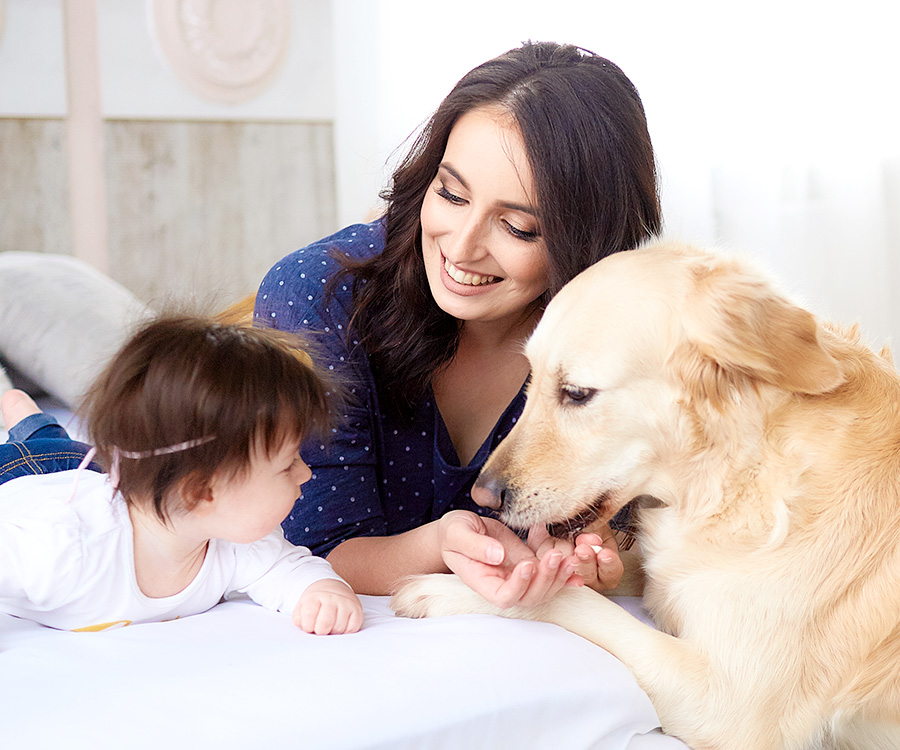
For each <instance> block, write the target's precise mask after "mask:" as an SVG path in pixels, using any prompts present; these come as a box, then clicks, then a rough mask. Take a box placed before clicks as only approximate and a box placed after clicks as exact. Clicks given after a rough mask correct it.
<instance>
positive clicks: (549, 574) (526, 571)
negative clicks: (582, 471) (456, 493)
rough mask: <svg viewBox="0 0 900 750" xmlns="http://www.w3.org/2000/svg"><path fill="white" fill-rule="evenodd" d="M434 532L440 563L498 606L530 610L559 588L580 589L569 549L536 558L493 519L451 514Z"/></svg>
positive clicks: (575, 564)
mask: <svg viewBox="0 0 900 750" xmlns="http://www.w3.org/2000/svg"><path fill="white" fill-rule="evenodd" d="M438 532H439V539H440V550H441V557H442V559H443V561H444V564H445V565H446V566H447V567H448V568H449V569H450V570H452V571H453V572H454V573H456V574H457V575H458V576H459V577H460V578H461V579H462V580H463V581H464V582H465V583H466V584H467V585H468V586H469V587H470V588H472V589H473V590H475V591H476V592H478V593H479V594H481V596H483V597H484V598H485V599H486V600H487V601H489V602H491V603H492V604H495V605H497V606H498V607H501V608H504V609H505V608H507V607H512V606H515V605H521V606H526V607H529V606H533V605H535V604H539V603H540V602H543V601H546V600H548V599H550V598H552V597H553V596H554V595H555V594H556V593H557V592H558V591H559V590H560V589H561V588H562V587H563V586H566V585H570V586H581V585H582V581H581V578H580V577H579V576H578V575H575V571H576V569H577V568H578V566H579V561H578V559H577V558H576V556H575V555H574V554H573V550H572V549H570V550H569V551H568V552H566V551H564V550H559V549H545V550H544V554H542V555H536V554H535V552H534V551H533V550H532V549H530V548H529V547H528V545H526V544H525V543H524V542H522V540H521V539H519V537H517V536H516V535H515V533H514V532H513V531H512V530H511V529H509V528H508V527H507V526H504V525H503V524H502V523H500V522H499V521H497V520H495V519H493V518H483V517H482V516H479V515H476V514H475V513H471V512H469V511H463V510H454V511H450V513H447V514H446V515H445V516H443V517H442V518H441V520H440V521H439V522H438ZM571 546H572V545H570V547H571Z"/></svg>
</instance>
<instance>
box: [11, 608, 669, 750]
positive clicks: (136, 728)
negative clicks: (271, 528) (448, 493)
mask: <svg viewBox="0 0 900 750" xmlns="http://www.w3.org/2000/svg"><path fill="white" fill-rule="evenodd" d="M363 601H364V604H365V609H366V622H365V626H364V628H363V630H362V631H361V632H360V633H357V634H354V635H349V636H311V635H307V634H305V633H303V632H302V631H300V630H298V629H297V628H295V627H294V626H293V625H292V624H291V622H290V619H289V618H288V617H286V616H283V615H279V614H277V613H273V612H269V611H267V610H264V609H262V608H260V607H257V606H256V605H254V604H252V603H250V602H242V601H238V602H228V603H225V604H221V605H219V606H218V607H215V608H214V609H212V610H210V611H209V612H207V613H205V614H202V615H197V616H194V617H188V618H184V619H182V620H177V621H174V622H167V623H157V624H149V625H136V626H131V627H127V628H122V629H120V630H113V631H106V632H103V633H69V632H62V631H56V630H51V629H48V628H44V627H41V626H39V625H35V624H34V623H30V622H26V621H22V620H18V619H16V618H13V617H10V616H8V615H0V748H10V749H12V748H16V749H17V750H20V749H22V748H76V749H77V748H85V749H87V748H90V749H91V750H96V749H97V748H129V749H136V750H141V749H143V748H182V747H184V748H188V747H190V748H217V749H219V750H229V749H230V748H235V749H237V748H240V749H241V750H246V749H248V748H251V749H252V748H274V747H279V748H282V747H283V748H298V749H299V748H304V749H310V750H331V749H332V748H334V749H337V748H409V749H410V750H412V749H413V748H415V749H416V750H420V749H422V748H428V749H430V750H442V749H445V748H446V749H447V750H451V749H452V750H469V749H471V748H490V749H502V748H517V749H518V748H522V749H526V748H534V749H535V750H537V749H542V748H546V750H579V749H580V748H596V749H597V750H684V748H685V747H686V746H685V745H684V744H682V743H681V742H679V741H678V740H676V739H674V738H671V737H667V736H664V735H663V734H661V733H660V732H659V731H658V729H656V727H658V725H659V721H658V719H657V717H656V714H655V712H654V711H653V708H652V706H651V705H650V702H649V700H648V699H647V696H646V695H645V694H644V693H643V692H642V691H641V690H640V689H639V688H638V687H637V685H636V684H635V682H634V680H633V679H632V678H631V676H630V674H629V673H628V671H627V670H626V669H625V668H624V667H623V666H622V664H621V663H620V662H618V661H617V660H615V659H613V658H612V657H611V656H609V655H608V654H607V653H606V652H604V651H602V650H601V649H599V648H597V647H596V646H593V645H592V644H590V643H588V642H586V641H584V640H582V639H580V638H578V637H577V636H574V635H571V634H570V633H567V632H565V631H563V630H561V629H560V628H557V627H555V626H552V625H546V624H543V623H533V622H518V621H511V620H504V619H502V618H496V617H488V616H482V615H468V616H458V617H448V618H435V619H432V620H407V619H403V618H398V617H394V616H393V614H392V613H391V611H390V610H389V608H388V605H387V599H386V598H382V597H363ZM624 604H625V606H627V607H628V608H629V609H632V611H636V609H637V607H638V602H636V601H634V600H631V601H625V602H624Z"/></svg>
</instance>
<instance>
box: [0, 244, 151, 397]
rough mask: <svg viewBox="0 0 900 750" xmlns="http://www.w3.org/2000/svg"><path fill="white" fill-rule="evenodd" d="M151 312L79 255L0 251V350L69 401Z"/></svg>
mask: <svg viewBox="0 0 900 750" xmlns="http://www.w3.org/2000/svg"><path fill="white" fill-rule="evenodd" d="M150 315H151V310H150V308H148V307H147V306H146V305H145V304H144V303H142V302H141V301H140V300H139V299H138V298H137V297H135V296H134V295H133V294H132V293H131V292H130V291H128V290H127V289H126V288H125V287H123V286H122V285H121V284H118V283H116V282H115V281H113V280H112V279H110V278H108V277H107V276H105V275H103V274H102V273H100V272H99V271H97V270H95V269H94V268H92V267H91V266H89V265H88V264H87V263H84V262H83V261H80V260H78V259H76V258H73V257H71V256H67V255H54V254H50V253H18V252H6V253H0V356H2V358H3V359H4V360H5V361H6V362H7V363H8V364H9V365H11V366H12V367H13V368H15V369H16V370H18V371H20V372H21V373H22V374H23V375H24V376H25V377H27V378H28V379H29V380H31V381H33V382H34V383H36V384H37V385H39V386H40V387H41V388H43V389H44V390H45V391H46V392H47V393H49V394H50V395H51V396H55V397H56V398H57V399H59V400H60V401H62V402H64V403H65V404H67V405H68V406H71V407H74V406H76V405H77V404H78V402H79V401H80V399H81V397H82V396H83V395H84V393H85V392H86V391H87V389H88V387H89V386H90V384H91V383H92V382H93V380H94V378H95V377H96V376H97V374H98V373H99V372H100V370H101V369H102V368H103V366H104V365H105V364H106V362H107V361H108V360H109V358H110V357H111V356H112V355H113V354H115V352H116V350H117V349H118V348H119V346H121V345H122V343H124V340H125V338H126V337H127V336H128V335H129V334H130V333H131V332H132V330H133V329H134V328H135V327H136V326H137V325H138V324H140V323H141V322H142V321H144V320H146V319H147V318H148V317H149V316H150ZM2 385H3V384H2V383H0V387H2Z"/></svg>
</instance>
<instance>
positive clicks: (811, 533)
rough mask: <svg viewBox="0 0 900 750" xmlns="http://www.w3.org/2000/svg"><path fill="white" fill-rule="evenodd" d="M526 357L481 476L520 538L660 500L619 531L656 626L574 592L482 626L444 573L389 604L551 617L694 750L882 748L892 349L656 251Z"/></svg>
mask: <svg viewBox="0 0 900 750" xmlns="http://www.w3.org/2000/svg"><path fill="white" fill-rule="evenodd" d="M527 353H528V356H529V359H530V360H531V364H532V383H531V386H530V388H529V393H528V401H527V404H526V407H525V411H524V413H523V415H522V418H521V419H520V420H519V422H518V424H517V425H516V427H515V429H514V430H513V431H512V432H511V433H510V435H509V436H508V437H507V439H506V440H504V442H503V443H502V444H501V445H500V447H499V448H498V449H497V451H495V453H494V454H493V455H492V457H491V458H490V460H489V461H488V463H487V465H486V466H485V468H484V471H483V472H482V475H481V477H480V478H479V480H478V483H479V485H480V486H482V487H485V488H488V489H490V490H492V491H493V492H495V493H500V492H501V491H502V493H503V497H504V504H503V511H502V513H503V515H502V517H503V518H504V520H506V521H507V522H508V523H510V524H511V525H514V526H523V527H524V526H529V525H531V524H534V523H556V522H559V521H562V520H565V519H567V518H571V517H573V516H575V515H577V514H578V513H579V512H581V511H584V510H585V509H586V508H588V507H590V506H591V504H592V503H594V502H595V501H596V500H597V499H598V498H599V497H603V498H605V501H604V504H603V507H602V514H603V516H604V517H610V516H612V515H613V514H614V513H615V512H616V510H618V509H619V508H620V507H621V506H623V505H624V504H625V503H627V502H628V501H630V500H631V499H632V498H635V497H638V496H641V495H649V496H652V497H654V498H656V499H657V500H658V501H660V503H661V505H660V506H659V507H654V508H646V509H644V510H642V511H641V512H640V519H639V522H640V542H641V547H642V550H643V552H644V555H645V572H646V589H645V599H644V600H645V605H646V606H647V608H648V610H649V611H650V613H651V614H652V615H653V617H654V619H655V621H656V622H657V623H658V625H659V627H660V631H657V630H654V629H653V628H650V627H647V626H646V625H644V624H642V623H640V622H639V621H638V620H636V619H635V618H633V617H632V616H631V615H629V614H628V613H627V612H625V610H623V609H622V608H620V607H618V606H617V605H616V604H614V603H613V602H611V601H609V600H608V599H606V598H604V597H602V596H600V595H598V594H595V593H594V592H593V591H590V590H588V589H566V590H564V591H563V593H562V594H560V595H559V596H558V597H557V598H555V599H554V600H553V601H551V602H550V603H548V604H546V605H545V606H543V607H541V608H539V609H533V610H521V609H511V610H507V611H502V612H501V611H499V610H497V609H495V608H493V607H491V606H490V605H488V604H487V602H485V601H484V600H482V599H480V597H478V596H477V595H476V594H474V593H473V592H472V591H471V590H470V589H468V588H467V587H466V586H465V585H463V584H462V583H461V582H460V581H459V580H458V579H457V578H455V577H453V576H425V577H418V578H414V579H411V580H409V581H408V582H407V583H406V584H405V585H404V586H403V587H402V588H401V589H400V590H399V591H398V593H397V594H395V596H394V598H393V606H394V607H395V609H396V611H397V612H398V613H400V614H405V615H409V616H417V617H420V616H435V615H444V614H453V613H461V612H493V613H495V614H502V615H504V616H507V617H524V618H533V619H540V620H545V621H547V622H552V623H556V624H558V625H561V626H563V627H565V628H567V629H568V630H571V631H572V632H574V633H577V634H579V635H581V636H583V637H585V638H587V639H589V640H591V641H593V642H594V643H596V644H597V645H599V646H601V647H603V648H605V649H607V650H609V651H610V652H612V653H613V654H614V655H615V656H617V657H618V658H620V659H621V660H622V661H623V662H624V663H625V664H626V665H627V666H628V667H629V668H630V669H631V671H632V672H633V674H634V676H635V678H636V679H637V681H638V683H639V684H640V685H641V686H642V687H643V688H644V690H646V692H647V693H648V694H649V696H650V698H651V700H652V701H653V703H654V705H655V707H656V709H657V712H658V714H659V717H660V720H661V722H662V725H663V728H664V730H665V731H666V732H668V733H670V734H673V735H676V736H678V737H680V738H681V739H683V740H684V741H685V742H686V743H687V744H689V745H690V746H691V747H692V748H693V749H694V750H799V749H800V748H807V747H810V748H812V747H816V748H818V747H829V748H830V747H835V748H842V749H845V750H846V749H850V748H853V749H854V750H897V748H900V499H898V498H900V377H898V374H897V372H896V370H895V369H894V366H893V364H892V363H891V361H890V355H889V353H888V352H882V354H881V355H877V354H875V353H874V352H872V351H871V350H869V349H868V348H867V347H865V346H864V345H863V344H862V343H860V341H859V337H858V335H857V333H856V332H855V331H853V330H847V331H845V330H841V329H840V328H837V327H835V326H830V325H823V324H822V323H820V322H819V321H818V320H817V319H816V318H815V317H814V316H813V315H812V314H810V313H809V312H807V311H805V310H803V309H802V308H800V307H798V306H797V305H795V304H794V303H792V302H791V301H789V300H788V299H787V298H785V297H784V296H783V295H781V294H780V293H779V292H777V291H776V290H775V289H774V288H773V286H772V285H771V284H770V283H769V282H768V281H767V280H766V279H765V278H763V277H762V276H761V275H760V274H759V273H758V272H757V271H755V270H754V269H752V268H751V267H749V266H748V265H746V264H745V263H743V262H740V261H738V260H735V259H726V258H724V257H720V256H718V255H714V254H708V253H705V252H701V251H698V250H695V249H692V248H689V247H684V246H680V245H677V244H673V243H659V244H656V245H651V246H648V247H645V248H641V249H639V250H635V251H631V252H627V253H619V254H616V255H613V256H611V257H609V258H607V259H605V260H603V261H601V262H600V263H599V264H597V265H596V266H594V267H592V268H590V269H588V270H587V271H585V272H584V273H583V274H581V275H580V276H579V277H578V278H576V279H575V280H574V281H572V282H571V283H570V284H569V285H568V286H567V287H566V288H565V289H563V291H562V292H561V293H560V294H559V295H558V296H557V297H556V298H555V299H554V300H553V302H552V303H551V304H550V305H549V307H548V309H547V312H546V314H545V315H544V318H543V320H542V321H541V323H540V325H539V326H538V329H537V330H536V332H535V334H534V335H533V337H532V339H531V340H530V342H529V344H528V349H527ZM598 679H602V675H600V676H598ZM598 710H602V707H598Z"/></svg>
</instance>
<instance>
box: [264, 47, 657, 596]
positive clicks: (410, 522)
mask: <svg viewBox="0 0 900 750" xmlns="http://www.w3.org/2000/svg"><path fill="white" fill-rule="evenodd" d="M384 197H385V198H386V200H387V202H388V207H387V211H386V213H385V216H384V217H383V218H382V219H381V220H379V221H377V222H374V223H373V224H368V225H356V226H352V227H348V228H346V229H344V230H342V231H340V232H338V233H337V234H335V235H333V236H332V237H329V238H327V239H325V240H322V241H321V242H318V243H315V244H313V245H310V246H308V247H306V248H303V249H301V250H298V251H296V252H295V253H293V254H291V255H289V256H287V257H286V258H284V259H283V260H282V261H280V262H279V263H278V264H276V266H275V267H274V268H273V269H272V270H271V271H270V272H269V273H268V274H267V276H266V278H265V279H264V280H263V283H262V284H261V286H260V289H259V292H258V295H257V299H256V310H255V313H254V316H255V323H256V324H257V325H268V326H274V327H276V328H281V329H285V330H290V331H295V330H303V331H305V332H306V333H307V334H308V335H311V336H314V337H316V338H317V339H318V340H319V342H320V344H321V347H322V361H321V362H320V364H321V365H324V366H326V367H330V368H332V369H333V370H334V371H336V373H337V374H338V375H339V377H340V378H341V379H342V380H343V381H344V382H345V383H346V385H347V389H348V394H349V398H348V400H347V402H346V404H345V406H344V410H343V411H344V413H343V421H342V425H341V427H340V428H339V429H338V430H337V431H336V432H335V434H334V435H333V439H332V440H330V441H329V443H328V445H327V446H326V445H319V444H316V445H308V446H304V448H303V451H302V455H303V458H304V460H305V461H306V462H307V463H308V464H309V466H310V467H311V470H312V478H311V479H310V480H309V482H307V484H306V485H304V496H303V497H302V498H300V499H299V500H298V502H297V504H296V505H295V507H294V510H293V511H292V512H291V514H290V515H289V516H288V518H287V520H286V521H285V524H284V528H285V531H286V534H287V537H288V538H289V539H290V540H291V541H292V542H294V543H295V544H300V545H304V546H308V547H310V548H311V549H312V550H313V551H314V553H316V554H328V560H329V562H331V564H332V565H333V566H334V568H335V569H336V570H337V571H338V572H339V573H340V575H341V576H343V577H344V578H345V579H346V580H347V581H348V582H349V583H350V584H351V586H352V587H353V588H354V589H355V590H356V591H358V592H361V593H369V594H385V593H389V592H390V590H391V589H392V587H393V586H394V585H395V583H396V581H397V580H398V579H399V578H400V577H402V576H404V575H408V574H411V573H426V572H446V571H453V572H456V573H457V574H459V575H460V576H461V577H462V578H463V580H465V581H466V582H467V583H468V584H469V585H470V586H471V587H472V588H474V589H475V590H476V591H478V592H479V593H480V594H482V595H483V596H484V597H485V598H487V599H489V600H490V601H492V602H494V603H496V604H499V605H500V606H508V605H512V604H520V603H521V604H533V603H536V602H538V601H541V600H542V599H544V598H546V597H549V596H552V595H553V594H555V593H556V591H558V590H559V588H560V587H562V586H564V585H567V584H568V585H580V584H582V583H586V584H588V585H591V586H593V587H595V588H597V589H601V590H602V589H606V588H611V587H613V586H615V584H616V583H617V582H618V580H619V578H620V576H621V573H622V566H621V562H620V560H619V557H618V553H617V548H616V545H615V540H614V537H613V534H612V531H611V530H610V529H609V528H608V527H606V526H604V527H603V528H596V529H591V530H590V531H589V532H587V533H582V534H581V535H579V537H578V538H576V539H575V540H555V539H550V538H548V536H547V532H546V530H545V529H532V530H530V532H529V535H528V543H527V544H526V543H525V542H523V541H522V540H520V539H519V537H518V536H516V534H515V533H514V532H513V531H511V530H510V529H508V528H506V527H505V526H503V524H501V523H500V522H499V521H497V520H496V519H494V518H492V517H490V514H489V512H487V511H485V510H484V509H481V508H479V507H478V506H477V505H475V504H474V503H473V502H472V499H471V497H470V494H469V490H470V489H471V486H472V483H473V482H474V480H475V478H476V476H477V474H478V472H479V470H480V469H481V467H482V466H483V464H484V461H485V459H486V458H487V456H488V454H489V453H490V451H491V450H492V449H493V448H494V447H496V445H497V444H498V443H499V442H500V440H502V439H503V437H505V435H506V433H507V432H508V431H509V430H510V429H511V427H512V425H513V424H514V423H515V421H516V419H517V418H518V416H519V414H520V413H521V410H522V406H523V404H524V400H525V392H524V389H525V384H526V382H527V379H528V362H527V360H526V359H525V357H524V356H523V354H522V347H523V343H524V341H525V340H526V339H527V337H528V335H529V334H530V333H531V331H532V330H533V329H534V326H535V325H536V324H537V322H538V320H539V319H540V315H541V312H542V310H543V307H544V305H545V304H546V302H547V301H548V300H549V299H550V298H551V297H552V296H553V294H555V293H556V292H557V291H559V289H560V288H561V287H562V286H563V285H564V284H565V283H566V282H567V281H568V280H570V279H571V278H572V277H574V276H575V275H576V274H577V273H578V272H580V271H582V270H583V269H585V268H587V266H589V265H591V264H592V263H594V262H596V261H598V260H599V259H600V258H602V257H604V256H606V255H608V254H609V253H613V252H618V251H621V250H628V249H630V248H632V247H634V246H636V245H638V244H640V243H641V242H642V241H643V240H645V239H647V238H648V237H649V236H650V235H652V234H653V233H655V232H657V231H658V230H659V229H660V223H661V218H660V208H659V199H658V193H657V183H656V169H655V162H654V156H653V149H652V146H651V143H650V138H649V135H648V132H647V125H646V120H645V116H644V111H643V107H642V104H641V101H640V98H639V96H638V93H637V91H636V90H635V88H634V86H633V85H632V84H631V82H630V81H629V80H628V78H627V77H626V76H625V75H624V74H623V73H622V71H621V70H620V69H619V68H618V67H616V66H615V65H613V64H612V63H611V62H609V61H608V60H605V59H604V58H602V57H599V56H597V55H594V54H592V53H590V52H587V51H585V50H582V49H580V48H577V47H573V46H570V45H558V44H553V43H535V44H532V43H526V44H524V45H523V46H522V47H519V48H516V49H513V50H510V51H509V52H507V53H505V54H503V55H501V56H500V57H497V58H495V59H493V60H490V61H488V62H486V63H484V64H483V65H480V66H479V67H477V68H475V69H474V70H472V71H471V72H469V73H468V74H467V75H466V76H465V77H464V78H463V79H462V80H461V81H460V82H459V83H458V84H457V85H456V86H455V87H454V89H453V90H452V91H451V92H450V94H449V95H448V96H447V98H446V99H445V100H444V101H443V102H442V104H441V105H440V107H439V108H438V109H437V111H436V112H435V114H434V115H433V117H432V118H431V120H430V121H429V123H428V124H427V125H426V126H425V128H424V129H423V130H422V132H421V134H420V135H419V137H418V139H417V140H416V141H415V143H414V144H413V146H412V148H411V150H410V152H409V154H408V155H407V157H406V159H405V160H404V161H403V163H402V164H401V165H400V166H399V168H398V169H397V170H396V172H395V173H394V176H393V181H392V184H391V186H390V188H389V190H387V191H386V192H385V195H384ZM594 547H598V548H599V552H598V551H597V550H596V549H594Z"/></svg>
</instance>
